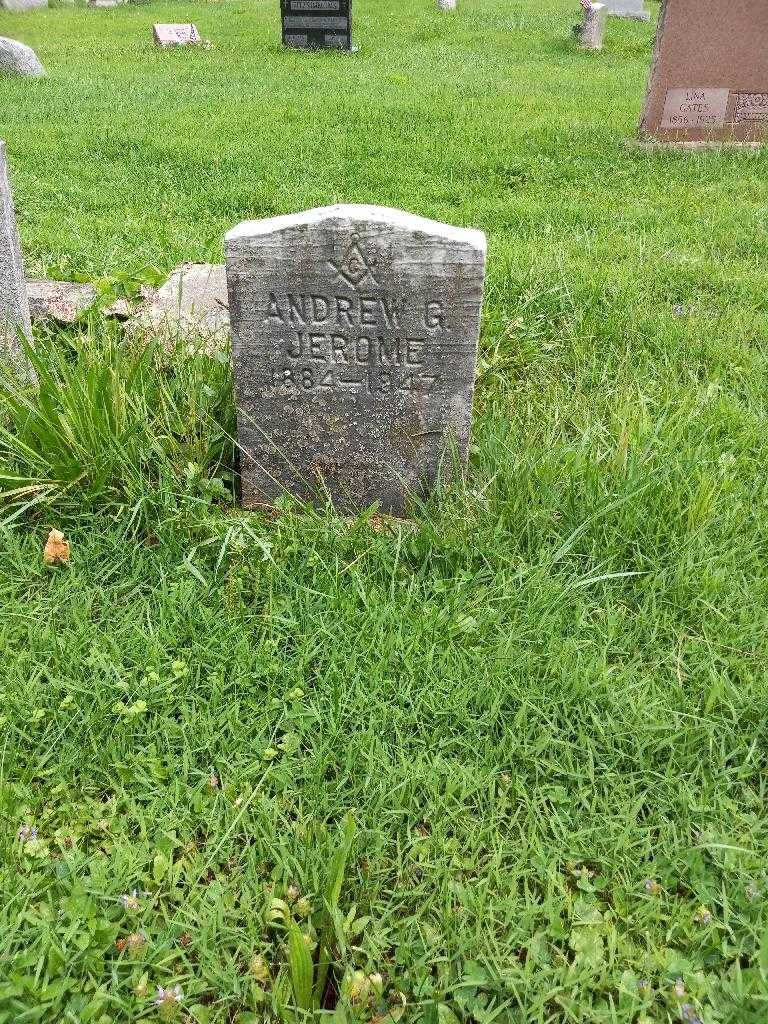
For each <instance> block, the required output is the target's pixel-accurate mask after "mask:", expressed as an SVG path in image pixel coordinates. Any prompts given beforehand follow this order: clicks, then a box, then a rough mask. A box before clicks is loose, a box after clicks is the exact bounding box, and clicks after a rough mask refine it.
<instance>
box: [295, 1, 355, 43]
mask: <svg viewBox="0 0 768 1024" xmlns="http://www.w3.org/2000/svg"><path fill="white" fill-rule="evenodd" d="M280 11H281V14H282V18H283V45H284V46H291V47H293V48H294V49H300V50H330V49H334V50H351V49H352V0H280Z"/></svg>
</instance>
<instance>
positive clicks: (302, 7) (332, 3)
mask: <svg viewBox="0 0 768 1024" xmlns="http://www.w3.org/2000/svg"><path fill="white" fill-rule="evenodd" d="M290 3H291V10H292V11H338V10H339V0H290Z"/></svg>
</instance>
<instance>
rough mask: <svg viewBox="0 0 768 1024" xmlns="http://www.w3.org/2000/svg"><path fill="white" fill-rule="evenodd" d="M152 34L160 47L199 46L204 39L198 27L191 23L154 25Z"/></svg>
mask: <svg viewBox="0 0 768 1024" xmlns="http://www.w3.org/2000/svg"><path fill="white" fill-rule="evenodd" d="M152 34H153V35H154V38H155V42H156V43H157V45H158V46H162V47H163V48H166V47H168V46H197V45H198V44H199V43H202V41H203V39H202V36H201V35H200V33H199V32H198V31H197V26H196V25H193V24H192V23H191V22H189V23H187V24H183V25H153V26H152Z"/></svg>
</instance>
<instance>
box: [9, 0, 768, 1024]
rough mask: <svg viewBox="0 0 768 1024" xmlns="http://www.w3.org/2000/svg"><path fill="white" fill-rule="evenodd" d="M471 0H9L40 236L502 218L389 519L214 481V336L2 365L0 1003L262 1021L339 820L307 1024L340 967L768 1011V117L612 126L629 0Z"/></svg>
mask: <svg viewBox="0 0 768 1024" xmlns="http://www.w3.org/2000/svg"><path fill="white" fill-rule="evenodd" d="M459 3H460V9H459V11H458V12H457V13H456V14H455V15H446V16H442V17H441V16H438V14H437V12H436V11H433V9H432V2H431V0H398V2H395V0H379V2H377V3H373V2H372V0H367V2H365V0H356V7H355V11H356V22H357V24H356V33H355V34H356V42H357V43H358V44H359V45H360V47H361V49H360V52H359V53H358V54H357V55H355V56H353V57H351V56H347V55H341V54H324V55H308V54H298V53H286V52H283V51H282V50H281V49H280V48H279V45H278V43H279V36H278V30H279V25H278V17H277V11H276V8H277V6H278V5H277V0H269V2H267V0H258V2H254V3H253V4H250V5H245V4H241V3H236V2H232V3H230V2H222V3H217V4H213V3H211V4H205V3H201V4H191V3H190V4H186V3H184V4H182V3H178V4H172V3H158V4H153V5H151V6H148V7H141V6H129V7H125V8H121V9H119V10H117V11H114V12H95V11H89V10H82V9H79V8H75V9H55V10H51V11H49V12H45V13H38V14H35V15H26V16H22V15H10V14H7V13H4V12H0V34H4V35H10V36H15V37H17V38H21V39H23V40H24V41H25V42H28V43H30V44H31V45H33V46H34V47H35V48H36V49H37V50H38V52H39V55H40V57H41V58H42V60H43V62H44V63H45V64H46V66H47V67H48V69H49V76H48V77H47V78H46V79H44V80H42V81H39V82H20V81H13V80H6V79H3V80H2V81H1V82H0V115H1V116H0V124H2V135H3V136H4V137H5V138H6V139H7V141H8V150H9V158H10V160H11V165H12V171H13V176H14V181H15V185H16V193H17V205H18V210H19V219H20V227H21V233H22V238H23V242H24V246H25V255H26V257H27V262H28V266H29V269H30V270H31V271H42V270H43V269H46V268H47V269H50V268H56V273H61V274H64V275H65V276H74V275H77V274H87V275H91V276H93V277H106V278H110V277H114V276H115V275H118V274H126V273H127V274H135V275H136V276H137V278H141V277H142V276H143V275H145V274H146V273H147V270H146V268H147V267H155V268H157V269H158V270H162V271H167V270H168V269H170V268H171V267H172V266H173V265H174V264H176V263H177V262H179V261H181V260H187V259H220V258H221V239H222V235H223V233H224V231H225V230H226V229H227V228H229V227H230V226H232V225H233V224H235V223H236V222H238V221H239V220H241V219H244V218H247V217H258V216H263V215H270V214H275V213H280V212H286V211H293V210H299V209H302V208H305V207H309V206H314V205H320V204H325V203H330V202H333V201H360V202H374V203H383V204H388V205H394V206H400V207H404V208H406V209H409V210H412V211H414V212H417V213H420V214H424V215H426V216H431V217H436V218H439V219H443V220H447V221H450V222H453V223H457V224H466V225H472V226H477V227H481V228H483V229H485V230H486V231H487V233H488V236H489V250H490V255H489V279H488V289H487V303H486V309H485V314H484V326H483V338H482V357H481V364H480V374H479V385H478V398H477V407H476V430H475V436H474V441H473V449H472V456H471V464H470V470H469V474H468V477H467V481H466V484H465V485H464V486H457V487H454V488H453V489H452V490H451V491H449V492H447V493H442V494H438V495H436V496H435V497H434V499H433V500H432V501H431V502H430V503H429V504H428V505H427V506H425V507H423V508H419V509H415V510H414V517H413V519H412V521H411V522H410V523H397V522H393V523H383V524H382V523H381V522H380V521H379V520H378V519H377V518H375V517H373V518H372V517H370V516H368V515H364V516H361V517H360V518H359V519H358V520H355V521H347V520H343V519H339V518H337V517H334V515H333V514H332V512H331V511H330V510H319V511H318V512H315V513H312V512H309V511H307V510H302V509H299V508H291V507H288V506H286V507H284V508H282V509H281V510H279V511H278V512H277V513H276V514H275V515H274V516H271V517H266V516H264V517H262V516H257V515H244V514H242V513H240V512H239V511H237V510H236V509H233V508H232V507H231V506H230V505H228V503H227V501H226V497H223V496H225V495H226V493H227V490H228V488H229V485H230V478H229V475H228V468H229V464H230V462H231V451H230V446H228V445H227V443H226V432H227V430H230V429H231V424H232V408H231V400H230V399H229V397H228V396H229V394H230V387H229V381H228V380H227V377H226V372H227V371H226V368H225V367H223V366H222V364H221V363H220V362H217V361H216V360H212V359H207V358H204V357H191V356H186V355H184V354H183V353H176V354H171V355H167V356H166V355H162V354H152V353H150V354H149V356H148V357H145V358H144V362H143V363H142V362H141V357H140V356H139V355H138V354H136V353H133V352H131V351H130V350H128V351H126V350H125V349H124V348H122V347H121V345H120V342H119V339H118V340H116V339H115V336H114V332H112V331H110V330H109V329H107V328H105V327H104V326H103V325H100V324H93V325H91V326H90V328H89V333H88V336H87V337H83V338H78V337H77V336H73V337H70V338H69V339H68V340H66V339H62V338H54V339H47V340H45V339H40V342H39V346H40V359H41V360H42V361H43V364H44V365H45V366H50V368H51V370H50V376H49V377H46V376H45V375H44V374H43V376H42V377H41V382H42V384H43V392H44V400H41V402H40V403H39V405H38V406H35V405H34V403H33V406H32V408H33V410H35V417H32V418H30V416H29V415H28V413H27V412H25V411H24V409H23V408H22V407H21V406H19V405H18V404H15V403H17V401H18V398H17V396H16V395H14V394H13V393H11V395H8V394H6V395H5V397H4V398H0V403H2V406H1V407H2V413H1V414H0V463H2V465H3V466H4V467H5V472H6V473H9V474H11V475H14V476H15V477H17V478H18V480H17V482H18V483H19V486H24V487H26V486H28V485H29V484H30V483H36V485H37V486H38V488H39V489H38V490H37V491H34V492H29V491H28V492H26V493H27V497H29V494H31V493H34V494H36V495H37V501H36V503H33V505H32V507H31V508H29V509H27V510H26V511H23V509H22V506H21V505H19V504H18V502H16V503H15V504H14V502H13V501H12V500H9V501H8V502H7V503H6V506H7V511H4V512H3V518H4V519H6V520H8V521H9V522H8V525H6V526H5V527H3V529H2V532H1V533H0V654H1V655H2V660H1V661H0V666H1V667H0V674H1V676H2V686H1V689H2V707H0V722H1V723H2V725H1V726H0V782H1V783H2V790H0V801H1V802H0V815H1V816H0V854H1V856H2V867H1V868H0V871H1V872H2V873H1V874H0V880H1V881H2V889H3V899H2V901H0V903H1V906H0V1022H2V1024H6V1022H7V1024H10V1022H13V1024H26V1022H32V1021H35V1022H37V1021H43V1022H53V1021H56V1022H59V1021H67V1022H73V1024H79V1022H83V1024H112V1022H115V1024H117V1022H124V1021H132V1020H136V1019H142V1018H144V1017H152V1016H153V1015H154V1014H155V1012H156V1010H155V1008H154V1006H153V1005H152V999H153V997H154V995H155V986H157V985H161V986H163V987H164V988H167V987H168V986H173V985H176V984H179V985H181V987H182V989H183V991H184V995H185V998H184V1002H183V1004H182V1007H181V1009H180V1010H179V1016H178V1019H182V1018H183V1017H186V1018H188V1019H189V1020H191V1021H197V1022H200V1024H206V1022H210V1024H214V1022H215V1024H225V1022H226V1024H230V1022H236V1021H239V1022H240V1024H248V1022H252V1021H255V1020H261V1019H262V1018H263V1017H266V1016H268V1015H270V1014H273V1013H274V1012H276V1011H278V1010H279V1009H280V1007H283V1013H284V1014H285V1015H286V1019H288V1020H293V1019H294V1017H293V1016H292V1013H293V1011H291V1010H290V1008H289V1009H287V1010H286V1009H285V1006H286V1005H290V1004H291V1003H292V1002H294V1001H295V991H292V990H290V988H286V987H285V984H284V981H285V978H286V977H287V975H286V964H287V962H288V952H287V947H286V943H285V941H284V939H285V935H286V931H285V919H284V911H283V909H282V907H281V906H280V905H278V906H277V907H274V906H273V905H272V901H273V900H274V899H278V900H285V899H286V898H291V899H295V895H296V894H295V893H293V890H291V889H290V887H291V886H295V887H296V888H298V889H299V890H300V893H301V895H302V896H305V897H306V899H307V900H308V901H309V906H307V905H306V904H301V905H300V906H298V905H297V904H296V903H295V902H294V903H293V905H292V907H293V909H292V910H291V911H290V913H289V916H291V915H292V916H294V917H295V918H296V919H297V920H299V921H300V922H302V923H301V927H302V928H303V929H304V931H306V932H307V933H308V935H309V938H310V940H312V941H313V940H314V939H315V938H316V936H317V931H318V927H319V925H320V923H321V921H320V916H321V911H322V909H323V897H322V887H323V885H324V882H325V879H326V875H327V873H328V872H329V870H330V865H331V861H332V858H333V854H334V850H335V849H337V848H338V845H339V842H340V835H341V831H342V828H343V822H344V819H345V816H346V815H347V814H348V813H349V812H351V813H352V815H353V817H354V819H355V822H356V825H357V835H356V838H355V840H354V844H353V846H352V850H351V854H350V858H349V863H348V866H347V873H346V877H345V880H344V883H343V886H342V889H341V895H340V904H339V907H340V910H339V914H338V915H337V917H336V919H335V927H336V940H335V943H334V959H335V970H334V976H335V979H336V988H338V987H341V989H342V998H341V1002H340V1006H341V1007H342V1010H339V1011H338V1018H337V1019H339V1020H341V1019H344V1016H345V1015H346V1017H348V1018H350V1019H351V1018H354V1017H359V1018H362V1019H363V1020H366V1021H367V1020H371V1019H372V1018H375V1017H376V1016H377V1015H381V1014H382V1013H383V1007H382V1005H380V1003H381V1001H380V1000H379V998H378V994H377V993H376V991H375V990H376V985H377V984H378V983H377V982H376V983H375V984H374V985H373V987H372V990H371V993H370V994H369V995H366V992H365V991H362V992H361V991H360V990H361V988H363V989H364V988H365V985H364V984H363V983H362V982H361V980H360V978H356V979H355V978H354V977H353V975H352V972H353V971H355V970H360V971H363V972H364V973H365V974H366V975H367V974H371V973H374V974H375V973H381V975H382V976H383V980H382V984H383V1001H386V1000H388V999H391V1000H392V1001H391V1003H390V1004H389V1005H391V1006H392V1007H396V1008H398V1009H396V1010H395V1011H393V1013H392V1014H390V1017H389V1018H387V1019H391V1018H392V1017H393V1016H394V1017H396V1016H397V1014H398V1013H400V1012H401V1009H402V1000H401V997H400V995H398V993H402V994H403V996H404V997H405V999H406V1001H407V1004H408V1006H407V1009H406V1010H405V1016H404V1019H407V1020H413V1021H421V1020H423V1021H425V1022H427V1024H437V1022H441V1024H456V1020H457V1019H458V1020H460V1021H461V1022H464V1021H467V1022H470V1021H474V1022H476V1024H492V1022H499V1024H523V1022H526V1024H528V1022H530V1024H534V1022H536V1024H544V1022H553V1024H554V1022H557V1024H565V1022H573V1024H575V1022H586V1021H588V1022H600V1024H602V1022H605V1024H662V1022H669V1021H677V1020H687V1021H689V1022H690V1021H695V1020H701V1021H704V1022H705V1024H750V1022H751V1024H760V1022H763V1021H765V1019H766V1017H768V910H767V909H766V900H768V875H767V874H766V869H767V868H768V861H767V858H768V825H767V823H766V815H765V803H766V796H767V793H766V788H767V787H768V783H767V782H766V761H767V755H768V743H767V739H766V725H767V724H768V713H767V712H766V696H767V695H768V682H767V681H766V670H765V665H766V662H767V661H768V630H767V628H766V627H767V625H768V622H767V620H768V613H767V611H766V609H767V607H768V573H766V568H765V565H766V556H767V555H768V545H766V536H768V502H767V501H766V497H767V494H766V492H767V490H768V487H767V485H766V473H765V466H766V463H767V462H768V431H767V430H766V426H767V423H768V415H767V413H768V410H767V409H766V383H767V382H766V343H767V342H768V333H767V332H768V319H767V315H766V314H767V310H766V299H765V273H766V271H765V267H766V263H767V262H768V238H767V234H766V232H767V227H768V221H767V220H766V207H765V181H766V171H768V156H766V155H763V154H754V153H750V154H727V153H726V154H717V153H710V154H705V155H698V156H692V155H686V156H682V155H675V154H648V153H646V152H642V151H637V150H632V149H630V148H627V147H625V146H623V145H622V142H623V140H625V139H627V138H628V137H630V136H631V135H632V134H633V132H634V130H635V125H636V123H637V121H638V118H639V113H640V106H641V101H642V94H643V90H644V86H645V78H646V75H647V68H648V63H649V59H650V46H651V39H652V32H653V29H652V26H648V25H642V24H635V23H631V22H622V21H618V20H614V21H611V22H610V24H609V32H608V43H607V46H606V49H605V51H604V52H603V53H601V54H583V53H580V52H578V51H577V49H576V48H575V46H574V44H573V43H572V42H571V40H570V38H569V32H570V26H571V24H572V23H573V21H574V20H575V18H576V15H577V12H578V4H576V5H575V8H576V9H575V10H574V5H573V4H571V3H570V2H566V0H541V2H537V0H520V2H518V3H515V4H509V3H507V2H506V0H459ZM190 19H193V20H194V21H195V22H196V23H197V24H198V26H199V28H200V30H201V32H202V34H203V35H204V36H205V37H207V38H210V39H211V41H212V43H213V46H212V48H211V49H210V50H196V51H177V52H170V53H160V52H157V51H156V50H155V49H154V48H153V47H152V45H151V36H150V25H151V22H152V21H162V20H169V21H187V20H190ZM81 389H82V390H81ZM22 442H23V443H24V444H25V445H27V448H26V449H24V448H23V447H22ZM126 453H128V454H127V455H126ZM62 482H64V483H62ZM4 486H9V485H8V484H7V481H5V483H4ZM25 500H26V499H25ZM52 525H55V526H60V527H62V528H63V529H65V530H67V531H68V535H69V537H70V539H71V543H72V558H71V562H70V564H69V565H67V566H63V567H60V568H58V569H50V568H45V567H44V566H43V565H42V559H41V552H42V546H43V543H44V540H45V536H46V533H47V530H48V528H49V527H50V526H52ZM32 827H34V828H36V829H37V838H33V833H31V831H30V830H31V828H32ZM20 830H21V838H19V832H20ZM134 890H136V892H137V896H136V901H137V908H135V907H134V904H133V902H132V900H130V899H129V900H128V901H127V902H128V904H129V906H128V908H126V907H124V906H123V903H122V902H121V900H120V897H121V896H122V895H128V896H130V895H131V894H132V893H133V891H134ZM132 908H133V909H132ZM307 914H309V917H308V918H307ZM275 917H277V920H276V919H275ZM132 934H133V935H139V936H141V938H139V939H136V938H134V939H133V940H131V942H130V943H129V942H128V938H129V936H130V935H132ZM254 957H256V958H258V957H263V958H264V961H265V962H266V967H265V964H264V963H263V962H262V961H260V960H258V959H257V960H256V961H254V960H253V958H254ZM249 965H250V971H249ZM267 968H268V971H269V975H270V977H267V976H266V970H267ZM344 979H346V980H344ZM366 984H368V983H366ZM332 995H333V994H332V993H331V996H332ZM333 1001H334V999H333V998H328V999H327V1001H326V1006H330V1005H331V1004H332V1003H333ZM167 1009H169V1011H172V1010H173V1009H174V1007H173V1006H172V1005H170V1004H169V1006H168V1007H167ZM295 1019H296V1020H297V1021H298V1020H301V1019H302V1015H301V1014H300V1013H299V1014H297V1015H296V1018H295ZM382 1024H383V1022H382Z"/></svg>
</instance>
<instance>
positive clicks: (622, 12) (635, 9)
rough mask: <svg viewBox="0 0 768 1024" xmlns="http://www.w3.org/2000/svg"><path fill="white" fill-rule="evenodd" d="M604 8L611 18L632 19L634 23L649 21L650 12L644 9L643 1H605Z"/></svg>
mask: <svg viewBox="0 0 768 1024" xmlns="http://www.w3.org/2000/svg"><path fill="white" fill-rule="evenodd" d="M606 7H607V8H608V13H609V14H610V15H611V17H613V18H633V19H634V20H635V21H650V20H651V12H650V11H649V10H647V9H646V6H645V0H606Z"/></svg>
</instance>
